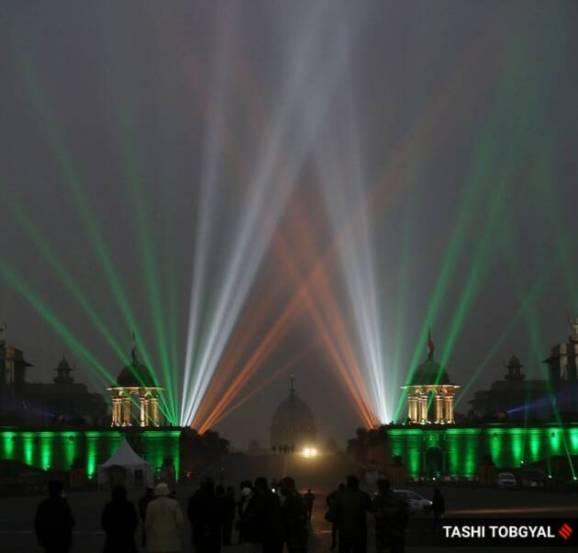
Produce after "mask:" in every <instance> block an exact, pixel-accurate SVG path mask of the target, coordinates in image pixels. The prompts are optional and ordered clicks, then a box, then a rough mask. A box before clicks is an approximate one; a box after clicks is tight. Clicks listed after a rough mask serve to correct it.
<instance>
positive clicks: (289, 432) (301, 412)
mask: <svg viewBox="0 0 578 553" xmlns="http://www.w3.org/2000/svg"><path fill="white" fill-rule="evenodd" d="M315 437H316V430H315V419H314V418H313V414H312V413H311V409H309V406H308V405H307V403H305V402H304V401H303V400H302V399H301V398H300V397H299V396H298V395H297V394H296V393H295V382H294V379H293V378H292V379H291V387H290V388H289V396H288V397H287V398H285V399H284V400H283V401H282V402H281V403H280V404H279V405H278V407H277V409H275V413H274V414H273V422H272V424H271V446H272V447H279V446H289V447H294V448H296V449H298V448H300V447H302V446H304V445H310V444H311V443H312V441H314V440H315Z"/></svg>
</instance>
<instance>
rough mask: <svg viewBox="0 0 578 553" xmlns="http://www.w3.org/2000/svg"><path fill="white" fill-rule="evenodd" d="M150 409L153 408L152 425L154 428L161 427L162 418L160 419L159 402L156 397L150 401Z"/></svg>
mask: <svg viewBox="0 0 578 553" xmlns="http://www.w3.org/2000/svg"><path fill="white" fill-rule="evenodd" d="M150 407H151V419H152V421H151V423H152V425H153V426H160V425H161V424H160V417H159V400H158V398H156V397H153V398H151V399H150Z"/></svg>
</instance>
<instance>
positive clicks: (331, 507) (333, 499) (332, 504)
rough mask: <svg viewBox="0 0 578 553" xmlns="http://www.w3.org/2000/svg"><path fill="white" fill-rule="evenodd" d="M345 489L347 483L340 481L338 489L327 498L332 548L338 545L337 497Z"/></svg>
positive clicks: (327, 516)
mask: <svg viewBox="0 0 578 553" xmlns="http://www.w3.org/2000/svg"><path fill="white" fill-rule="evenodd" d="M344 489H345V484H343V482H342V483H340V484H339V486H338V487H337V489H336V490H333V491H332V492H331V493H330V494H329V495H328V496H327V499H326V503H327V512H328V515H326V518H327V519H328V520H329V522H331V550H333V549H335V548H336V547H337V513H336V505H337V497H338V496H339V493H340V492H342V491H343V490H344Z"/></svg>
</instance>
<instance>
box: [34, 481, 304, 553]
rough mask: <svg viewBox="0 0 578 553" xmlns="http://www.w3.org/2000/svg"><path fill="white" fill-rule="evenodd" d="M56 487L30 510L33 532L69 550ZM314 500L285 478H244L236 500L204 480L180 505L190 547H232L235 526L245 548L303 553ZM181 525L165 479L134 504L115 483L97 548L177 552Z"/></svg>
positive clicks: (67, 518)
mask: <svg viewBox="0 0 578 553" xmlns="http://www.w3.org/2000/svg"><path fill="white" fill-rule="evenodd" d="M62 492H63V486H62V484H61V483H60V482H50V484H49V493H48V498H46V499H44V500H43V501H42V502H41V503H40V504H39V506H38V508H37V511H36V516H35V521H34V522H35V524H34V525H35V532H36V536H37V538H38V542H39V544H40V546H41V547H42V548H43V549H44V550H45V551H46V553H68V551H70V548H71V546H72V531H73V528H74V523H75V521H74V517H73V515H72V512H71V509H70V506H69V504H68V502H67V500H66V499H65V498H64V496H63V493H62ZM313 500H314V496H313V494H312V493H311V490H309V494H306V495H305V497H303V496H302V495H301V494H299V493H298V491H297V488H296V486H295V481H294V480H293V479H292V478H290V477H286V478H283V479H282V480H281V481H280V482H279V483H276V482H274V483H272V484H271V485H270V484H269V483H268V482H267V480H266V479H265V478H262V477H261V478H257V479H256V480H255V482H251V481H248V480H247V481H243V482H242V483H241V486H240V498H239V499H238V500H237V499H236V498H235V490H234V488H233V487H231V486H230V487H228V488H226V489H225V488H224V487H223V486H215V484H214V482H213V481H212V480H211V479H206V480H205V481H204V482H203V483H202V484H201V486H200V487H199V489H198V490H197V491H196V492H195V493H194V494H193V495H192V497H191V498H190V499H189V502H188V506H187V512H186V516H187V517H188V520H189V523H190V528H191V540H192V544H193V548H194V551H195V553H219V552H220V550H221V547H222V546H228V545H233V543H234V540H233V535H234V530H235V529H236V533H235V534H236V536H237V544H240V545H242V546H243V548H244V549H246V551H247V553H281V552H282V551H283V547H284V545H285V544H286V546H287V549H288V552H289V553H304V552H305V551H306V550H307V537H308V529H309V520H310V518H311V511H312V507H313ZM139 525H140V526H141V533H140V534H139V533H138V528H139ZM184 525H185V515H184V514H183V512H182V510H181V507H180V504H179V502H178V501H177V500H176V498H175V497H174V495H172V494H171V491H170V490H169V487H168V485H167V484H166V483H164V482H161V483H159V484H157V485H156V486H155V488H154V489H151V488H148V489H147V490H146V492H145V494H144V495H143V496H142V497H141V498H140V500H139V501H138V503H137V505H136V506H135V504H134V503H133V502H131V501H130V500H129V499H128V498H127V490H126V488H124V487H123V486H120V485H117V486H115V487H114V488H113V489H112V496H111V500H110V501H109V502H108V503H107V504H106V505H105V507H104V510H103V512H102V516H101V527H102V529H103V530H104V533H105V536H106V537H105V544H104V549H103V552H104V553H119V552H122V553H136V552H137V551H138V547H137V543H139V542H140V545H142V547H143V550H144V551H146V552H147V553H179V552H180V551H182V535H183V530H184Z"/></svg>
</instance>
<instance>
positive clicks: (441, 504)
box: [432, 488, 446, 529]
mask: <svg viewBox="0 0 578 553" xmlns="http://www.w3.org/2000/svg"><path fill="white" fill-rule="evenodd" d="M445 512H446V500H445V499H444V496H443V495H442V492H440V490H439V488H435V489H434V493H433V497H432V513H433V519H434V528H436V529H437V528H438V526H439V523H440V520H441V518H442V517H443V516H444V513H445Z"/></svg>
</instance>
